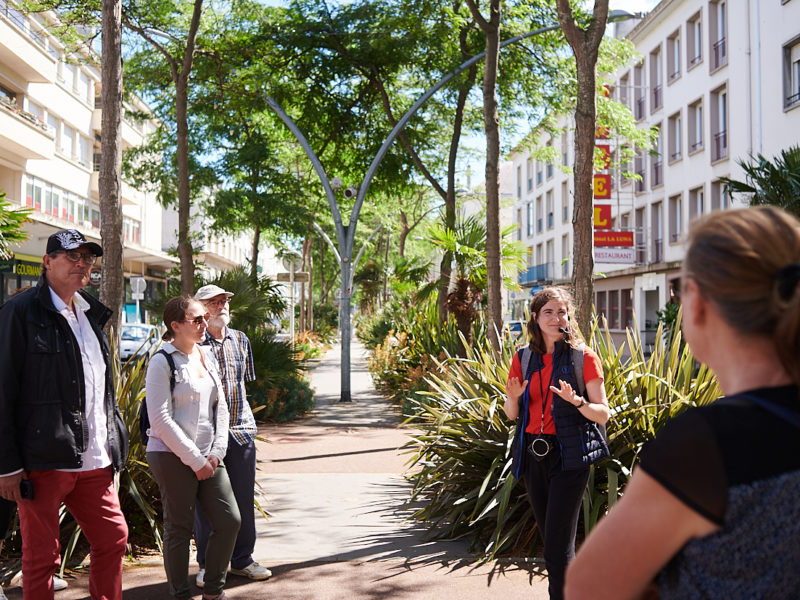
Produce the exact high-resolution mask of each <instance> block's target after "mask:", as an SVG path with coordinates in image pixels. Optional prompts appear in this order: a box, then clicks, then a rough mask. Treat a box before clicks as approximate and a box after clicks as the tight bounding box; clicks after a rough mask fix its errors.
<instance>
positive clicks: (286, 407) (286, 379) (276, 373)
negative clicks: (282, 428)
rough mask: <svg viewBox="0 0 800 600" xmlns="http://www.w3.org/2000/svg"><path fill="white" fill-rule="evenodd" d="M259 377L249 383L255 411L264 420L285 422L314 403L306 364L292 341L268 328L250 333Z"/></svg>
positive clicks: (249, 391)
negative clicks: (281, 338) (279, 337)
mask: <svg viewBox="0 0 800 600" xmlns="http://www.w3.org/2000/svg"><path fill="white" fill-rule="evenodd" d="M250 345H251V347H252V349H253V361H254V363H255V371H256V379H255V381H251V382H248V384H247V397H248V399H249V400H250V404H251V406H252V407H253V414H254V415H255V417H256V419H258V420H261V421H265V420H266V421H274V422H278V423H284V422H286V421H291V420H292V419H295V418H296V417H298V416H299V415H301V414H304V413H305V412H307V411H309V410H311V409H312V408H313V407H314V398H313V394H312V392H311V388H310V387H309V385H308V382H307V381H306V379H305V374H304V373H305V367H304V366H303V363H302V361H301V360H300V358H299V356H298V354H297V352H295V351H293V350H292V348H291V345H290V344H289V342H283V341H279V340H276V339H275V336H274V334H273V333H272V332H271V331H269V330H257V331H255V332H253V333H251V334H250Z"/></svg>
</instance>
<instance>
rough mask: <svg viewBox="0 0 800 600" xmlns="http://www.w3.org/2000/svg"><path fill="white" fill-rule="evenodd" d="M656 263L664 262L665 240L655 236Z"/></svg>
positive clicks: (654, 258) (654, 259) (654, 251)
mask: <svg viewBox="0 0 800 600" xmlns="http://www.w3.org/2000/svg"><path fill="white" fill-rule="evenodd" d="M652 262H654V263H660V262H664V240H663V239H662V238H655V239H654V240H653V261H652Z"/></svg>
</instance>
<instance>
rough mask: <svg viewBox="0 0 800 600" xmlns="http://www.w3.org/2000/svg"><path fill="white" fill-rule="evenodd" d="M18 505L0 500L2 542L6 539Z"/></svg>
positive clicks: (3, 499)
mask: <svg viewBox="0 0 800 600" xmlns="http://www.w3.org/2000/svg"><path fill="white" fill-rule="evenodd" d="M16 508H17V505H16V504H15V503H14V502H11V501H10V500H6V499H5V498H0V541H2V540H3V539H5V537H6V534H8V528H9V526H10V525H11V520H12V519H13V518H14V511H15V510H16Z"/></svg>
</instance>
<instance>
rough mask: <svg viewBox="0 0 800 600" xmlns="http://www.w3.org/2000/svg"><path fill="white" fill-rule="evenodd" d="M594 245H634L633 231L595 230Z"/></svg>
mask: <svg viewBox="0 0 800 600" xmlns="http://www.w3.org/2000/svg"><path fill="white" fill-rule="evenodd" d="M594 245H595V246H597V247H601V246H604V247H633V232H632V231H595V232H594Z"/></svg>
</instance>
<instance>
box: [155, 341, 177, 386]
mask: <svg viewBox="0 0 800 600" xmlns="http://www.w3.org/2000/svg"><path fill="white" fill-rule="evenodd" d="M156 354H163V355H164V358H166V359H167V364H168V365H169V389H170V391H172V390H174V389H175V359H173V358H172V354H170V353H169V352H167V351H166V350H164V349H163V348H162V349H160V350H159V351H158V352H157V353H156Z"/></svg>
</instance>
